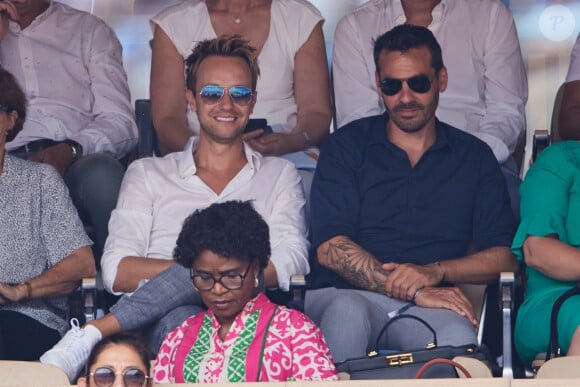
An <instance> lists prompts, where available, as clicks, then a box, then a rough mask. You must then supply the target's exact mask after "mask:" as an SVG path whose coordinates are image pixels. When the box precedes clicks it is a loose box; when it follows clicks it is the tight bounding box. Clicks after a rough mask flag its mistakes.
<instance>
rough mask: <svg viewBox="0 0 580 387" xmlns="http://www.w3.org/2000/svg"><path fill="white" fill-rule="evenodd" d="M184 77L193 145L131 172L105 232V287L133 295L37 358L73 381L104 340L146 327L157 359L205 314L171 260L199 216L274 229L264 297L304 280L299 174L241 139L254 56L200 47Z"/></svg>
mask: <svg viewBox="0 0 580 387" xmlns="http://www.w3.org/2000/svg"><path fill="white" fill-rule="evenodd" d="M186 71H187V92H186V97H187V100H188V102H189V105H190V108H191V109H192V111H194V112H196V114H197V117H198V119H199V122H200V126H201V130H200V135H199V137H195V136H194V137H192V138H191V139H190V141H189V143H188V145H187V146H186V148H185V150H184V151H182V152H176V153H171V154H169V155H167V156H165V157H163V158H145V159H140V160H136V161H135V162H133V163H132V164H131V165H130V166H129V168H128V170H127V173H126V174H125V177H124V179H123V184H122V186H121V192H120V193H119V200H118V202H117V207H116V209H115V210H114V211H113V213H112V215H111V221H110V223H109V237H108V239H107V242H106V245H105V252H104V254H103V258H102V274H103V282H104V285H105V288H106V289H107V290H108V291H110V292H113V293H115V294H119V295H120V294H131V293H132V295H130V297H129V296H125V297H122V298H121V299H120V300H119V302H117V304H116V305H114V306H113V307H112V308H111V309H110V310H111V313H109V314H108V315H106V316H105V317H104V318H102V319H98V320H95V321H92V322H91V323H90V324H88V325H86V326H85V327H84V328H79V327H78V324H77V326H76V327H75V326H74V325H73V329H71V330H70V331H69V333H67V334H66V335H65V336H64V338H63V339H62V340H61V341H60V343H59V344H57V345H56V346H55V347H54V348H53V349H52V350H50V351H48V352H46V353H45V354H44V355H43V356H42V357H41V361H42V362H46V363H51V364H54V365H57V366H58V367H60V368H62V369H63V370H65V371H66V372H67V374H68V375H69V377H70V378H71V380H72V379H73V378H74V376H75V375H76V374H77V373H78V371H79V370H80V368H81V367H82V365H83V364H84V362H85V361H86V358H87V356H88V353H89V352H90V349H91V347H92V346H93V345H94V344H95V343H96V341H98V340H99V339H100V338H101V336H107V335H110V334H112V333H116V332H118V331H121V330H123V331H127V330H136V329H139V330H142V329H143V328H147V327H149V328H150V329H149V331H148V333H147V336H148V339H149V342H150V347H151V350H152V352H153V353H157V350H158V349H159V345H160V344H161V342H162V341H163V339H164V337H165V335H166V334H167V332H169V331H171V330H173V329H174V328H175V327H177V326H178V325H180V324H181V323H182V322H183V321H184V320H185V319H186V318H188V317H190V316H192V315H194V314H196V313H198V312H199V311H201V310H204V307H203V304H202V302H201V299H200V297H199V295H198V294H197V292H196V290H195V288H194V287H193V284H192V282H191V278H190V273H189V270H187V269H185V268H183V267H181V266H180V265H175V262H174V261H173V259H172V256H173V255H172V252H173V249H174V247H175V242H176V240H177V236H178V235H179V232H180V230H181V226H182V223H183V221H184V220H185V218H186V217H187V215H189V214H190V213H192V212H193V211H195V210H198V209H203V208H206V207H208V206H209V205H211V204H213V203H218V202H224V201H230V200H242V201H248V200H249V201H252V203H253V205H254V207H255V209H256V210H257V211H258V213H259V214H260V215H261V216H262V217H263V218H264V220H265V221H266V222H267V223H268V226H269V228H270V243H271V246H272V254H271V258H270V261H269V263H268V265H267V266H266V268H265V269H264V279H263V281H262V282H263V283H262V284H261V286H262V287H266V288H280V289H282V290H286V291H287V290H288V288H289V281H290V276H291V275H293V274H306V273H308V271H309V266H308V248H309V244H308V241H307V240H306V234H307V227H306V222H305V217H304V209H305V199H304V194H303V192H302V185H301V180H300V176H299V175H298V172H297V170H296V167H295V166H294V164H292V163H291V162H289V161H286V160H283V159H280V158H275V157H263V156H262V155H261V154H260V153H259V152H256V151H254V150H253V149H252V148H251V147H249V146H247V145H246V144H244V141H243V139H242V135H243V132H244V128H245V126H246V124H247V122H248V119H249V116H250V114H251V113H252V109H253V107H254V104H255V102H256V97H257V94H256V92H255V90H256V82H257V77H258V74H259V69H258V62H257V59H256V55H255V49H254V48H253V47H251V46H249V44H248V42H247V41H246V40H243V39H241V38H240V37H238V36H222V37H219V38H216V39H212V40H206V41H202V42H199V43H198V45H197V46H196V47H195V49H194V50H193V53H192V54H191V55H190V56H189V58H188V60H187V70H186ZM148 280H150V281H149V282H146V281H148ZM133 292H134V293H133ZM73 324H74V323H73Z"/></svg>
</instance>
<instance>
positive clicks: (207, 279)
mask: <svg viewBox="0 0 580 387" xmlns="http://www.w3.org/2000/svg"><path fill="white" fill-rule="evenodd" d="M269 256H270V242H269V234H268V225H267V224H266V222H265V221H264V220H263V219H262V218H261V217H260V215H259V214H258V213H257V212H256V211H255V210H254V208H253V207H252V205H251V204H250V203H249V202H237V201H231V202H225V203H220V204H213V205H211V206H210V207H208V208H206V209H204V210H198V211H196V212H195V213H193V214H192V215H191V216H189V217H188V218H187V219H186V221H185V223H184V225H183V229H182V231H181V233H180V235H179V238H178V239H177V246H176V248H175V251H174V257H175V260H176V261H177V262H178V263H179V264H181V265H182V266H184V267H187V268H190V271H191V279H192V281H193V284H194V285H195V287H196V288H197V290H198V292H199V295H200V296H201V298H202V300H203V302H204V304H205V305H206V306H207V307H208V311H206V312H203V313H198V314H197V315H195V316H192V317H190V318H188V319H187V320H186V321H185V322H184V323H183V324H182V325H181V326H179V327H178V328H176V329H175V330H174V331H173V332H170V333H169V334H168V335H167V337H166V338H165V341H164V342H163V344H162V345H161V349H160V351H159V354H158V355H157V360H156V362H155V370H154V378H155V382H156V383H217V382H240V381H248V382H253V381H286V380H335V379H337V374H336V370H335V368H334V364H333V361H332V358H331V355H330V351H329V350H328V347H327V346H326V343H325V342H324V339H323V337H322V334H321V332H320V330H319V329H318V327H316V326H315V325H314V323H313V322H312V321H310V320H309V319H308V318H307V317H306V316H304V315H303V314H302V313H300V312H298V311H295V310H292V309H288V308H286V307H283V306H279V305H276V304H273V303H272V302H270V301H269V300H268V298H267V297H266V296H265V295H264V294H263V293H262V292H261V291H260V290H259V289H258V284H259V281H258V276H259V275H260V273H261V271H262V270H263V269H264V267H265V266H266V264H267V263H268V258H269ZM192 297H193V294H192Z"/></svg>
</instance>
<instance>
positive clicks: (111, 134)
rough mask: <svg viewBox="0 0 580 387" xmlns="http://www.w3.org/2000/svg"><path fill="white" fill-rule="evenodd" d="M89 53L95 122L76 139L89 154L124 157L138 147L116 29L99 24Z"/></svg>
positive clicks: (135, 126)
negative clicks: (97, 153) (107, 154)
mask: <svg viewBox="0 0 580 387" xmlns="http://www.w3.org/2000/svg"><path fill="white" fill-rule="evenodd" d="M88 50H89V52H88V54H87V55H88V58H89V59H88V63H87V67H88V73H89V76H90V85H91V92H92V94H93V96H94V104H93V111H92V115H93V119H92V120H91V121H90V122H89V124H88V125H87V126H86V127H84V128H82V130H80V131H78V132H77V133H76V134H74V135H73V136H72V139H73V140H75V141H77V142H78V143H80V144H81V145H82V146H83V151H84V153H85V154H89V153H95V152H108V153H111V154H113V155H115V156H116V157H117V158H120V157H122V156H124V155H125V154H127V153H128V152H129V151H130V150H131V149H133V147H135V145H136V144H137V125H136V124H135V116H134V113H133V109H132V107H131V96H130V92H129V85H128V83H127V75H126V73H125V70H124V68H123V55H122V48H121V45H120V43H119V41H118V39H117V36H116V35H115V33H114V32H113V30H111V29H110V28H109V27H108V26H107V25H106V24H105V23H104V22H102V21H98V22H97V23H95V28H94V30H93V31H92V36H91V42H90V44H89V48H88Z"/></svg>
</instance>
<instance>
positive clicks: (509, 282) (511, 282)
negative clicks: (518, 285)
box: [499, 272, 515, 379]
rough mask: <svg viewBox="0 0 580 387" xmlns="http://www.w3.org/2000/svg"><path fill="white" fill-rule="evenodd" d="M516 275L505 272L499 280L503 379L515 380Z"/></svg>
mask: <svg viewBox="0 0 580 387" xmlns="http://www.w3.org/2000/svg"><path fill="white" fill-rule="evenodd" d="M514 291H515V274H514V273H513V272H503V273H501V274H500V279H499V294H500V299H499V302H500V305H499V307H500V309H501V311H502V331H503V344H502V359H503V369H502V377H504V378H509V379H513V377H514V371H513V354H512V310H513V307H514Z"/></svg>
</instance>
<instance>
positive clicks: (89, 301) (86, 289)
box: [81, 277, 97, 322]
mask: <svg viewBox="0 0 580 387" xmlns="http://www.w3.org/2000/svg"><path fill="white" fill-rule="evenodd" d="M81 301H82V310H83V315H84V317H85V322H88V321H91V320H94V319H96V318H97V278H96V277H89V278H83V279H82V283H81Z"/></svg>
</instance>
